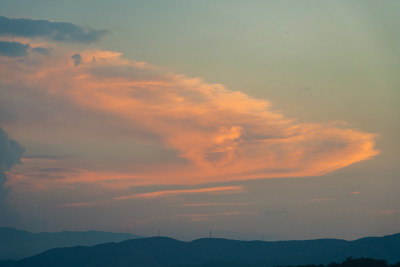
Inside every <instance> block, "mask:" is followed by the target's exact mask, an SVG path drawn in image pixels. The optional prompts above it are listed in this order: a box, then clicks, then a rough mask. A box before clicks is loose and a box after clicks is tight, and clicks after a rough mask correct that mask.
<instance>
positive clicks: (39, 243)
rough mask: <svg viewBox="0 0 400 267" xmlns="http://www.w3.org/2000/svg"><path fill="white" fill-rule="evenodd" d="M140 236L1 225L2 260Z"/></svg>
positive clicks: (0, 251)
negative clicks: (31, 230) (51, 230)
mask: <svg viewBox="0 0 400 267" xmlns="http://www.w3.org/2000/svg"><path fill="white" fill-rule="evenodd" d="M139 237H140V236H137V235H133V234H127V233H109V232H99V231H87V232H69V231H64V232H54V233H31V232H27V231H22V230H18V229H15V228H11V227H0V260H9V259H23V258H26V257H30V256H33V255H36V254H38V253H41V252H44V251H46V250H49V249H52V248H57V247H72V246H93V245H97V244H102V243H108V242H120V241H124V240H128V239H134V238H139Z"/></svg>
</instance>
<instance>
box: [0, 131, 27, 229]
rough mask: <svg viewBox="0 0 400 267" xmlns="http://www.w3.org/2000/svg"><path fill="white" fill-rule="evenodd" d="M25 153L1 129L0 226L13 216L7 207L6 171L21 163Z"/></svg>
mask: <svg viewBox="0 0 400 267" xmlns="http://www.w3.org/2000/svg"><path fill="white" fill-rule="evenodd" d="M23 153H24V148H23V147H22V146H21V145H20V144H19V143H18V142H17V141H15V140H12V139H9V138H8V135H7V133H6V132H5V131H4V130H3V129H2V128H1V127H0V214H1V216H0V224H4V223H7V222H8V220H9V219H10V217H12V216H13V215H12V214H11V212H10V210H9V208H8V205H7V195H8V189H7V188H6V187H5V183H6V181H7V175H6V171H8V170H10V169H11V168H12V167H13V166H14V165H15V164H17V163H21V157H22V154H23Z"/></svg>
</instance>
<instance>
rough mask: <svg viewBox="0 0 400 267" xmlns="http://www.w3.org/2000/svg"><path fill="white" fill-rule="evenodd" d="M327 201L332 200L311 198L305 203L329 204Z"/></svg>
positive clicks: (330, 199)
mask: <svg viewBox="0 0 400 267" xmlns="http://www.w3.org/2000/svg"><path fill="white" fill-rule="evenodd" d="M329 201H333V199H332V198H311V199H308V200H307V202H309V203H314V202H329Z"/></svg>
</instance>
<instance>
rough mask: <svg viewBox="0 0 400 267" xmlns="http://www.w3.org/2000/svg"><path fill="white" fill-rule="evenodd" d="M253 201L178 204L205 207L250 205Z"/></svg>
mask: <svg viewBox="0 0 400 267" xmlns="http://www.w3.org/2000/svg"><path fill="white" fill-rule="evenodd" d="M254 204H255V203H254V202H240V203H187V204H180V205H178V206H180V207H205V206H251V205H254Z"/></svg>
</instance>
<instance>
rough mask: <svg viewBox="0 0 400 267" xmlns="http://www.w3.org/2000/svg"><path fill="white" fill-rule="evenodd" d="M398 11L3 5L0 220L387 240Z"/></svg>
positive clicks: (48, 227) (393, 193) (397, 212)
mask: <svg viewBox="0 0 400 267" xmlns="http://www.w3.org/2000/svg"><path fill="white" fill-rule="evenodd" d="M399 9H400V3H399V2H398V1H384V2H382V1H369V0H368V1H365V0H363V1H309V0H306V1H301V2H300V1H298V2H294V1H232V0H230V1H225V0H218V1H155V0H152V1H122V0H121V1H114V2H112V3H111V2H110V1H100V0H97V1H89V0H87V1H74V0H71V1H54V0H53V1H44V0H38V1H22V0H14V1H0V127H1V128H0V212H1V213H2V216H1V218H0V225H2V226H12V227H16V228H20V229H25V230H29V231H34V232H40V231H62V230H102V231H113V232H130V233H135V234H138V235H144V236H153V235H158V233H159V232H160V234H161V235H165V236H171V237H174V238H178V239H181V240H192V239H196V238H201V237H207V236H208V235H209V231H210V230H211V231H212V235H213V236H214V237H221V238H233V239H244V240H256V239H261V238H262V239H264V240H289V239H311V238H326V237H330V238H344V239H349V240H351V239H356V238H360V237H364V236H381V235H387V234H393V233H398V232H400V228H399V225H400V201H399V200H400V199H399V197H398V192H397V191H398V190H397V189H398V188H399V187H400V180H399V179H398V178H399V174H400V164H399V163H400V162H399V159H398V151H399V149H400V142H399V140H398V136H400V127H399V126H400V124H399V115H398V114H400V108H399V105H398V102H399V100H400V78H399V76H398V74H397V72H398V70H399V67H400V66H399V62H400V38H399V36H400V30H399V29H400V18H399V17H398V10H399Z"/></svg>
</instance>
